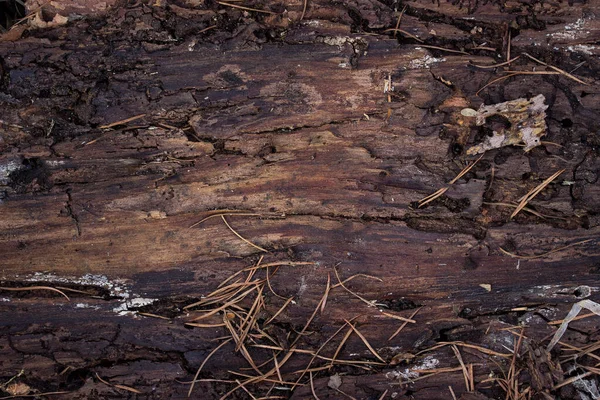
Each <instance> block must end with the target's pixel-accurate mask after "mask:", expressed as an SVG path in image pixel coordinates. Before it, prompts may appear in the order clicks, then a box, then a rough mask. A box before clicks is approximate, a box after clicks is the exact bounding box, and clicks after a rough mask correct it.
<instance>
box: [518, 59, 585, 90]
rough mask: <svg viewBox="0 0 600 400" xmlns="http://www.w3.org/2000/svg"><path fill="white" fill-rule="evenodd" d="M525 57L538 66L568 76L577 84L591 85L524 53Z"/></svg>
mask: <svg viewBox="0 0 600 400" xmlns="http://www.w3.org/2000/svg"><path fill="white" fill-rule="evenodd" d="M523 55H525V56H527V57H529V58H530V59H531V60H533V61H535V62H536V63H538V64H541V65H545V66H546V67H548V68H551V69H553V70H554V71H556V72H558V73H560V74H561V75H564V76H566V77H567V78H571V79H573V80H574V81H575V82H579V83H581V84H583V85H589V83H587V82H584V81H582V80H581V79H579V78H577V77H575V76H573V75H571V74H570V73H568V72H566V71H563V70H562V69H560V68H558V67H555V66H554V65H550V64H546V63H545V62H543V61H541V60H538V59H537V58H535V57H533V56H532V55H531V54H528V53H523Z"/></svg>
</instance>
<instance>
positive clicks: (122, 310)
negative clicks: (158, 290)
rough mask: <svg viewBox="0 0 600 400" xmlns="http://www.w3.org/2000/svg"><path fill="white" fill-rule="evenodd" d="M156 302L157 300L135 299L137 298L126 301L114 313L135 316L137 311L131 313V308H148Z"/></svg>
mask: <svg viewBox="0 0 600 400" xmlns="http://www.w3.org/2000/svg"><path fill="white" fill-rule="evenodd" d="M156 300H157V299H147V298H144V297H135V298H132V299H129V300H126V301H124V302H123V303H121V304H119V305H118V306H117V307H114V308H113V311H114V312H116V313H117V314H119V315H132V314H135V311H131V310H130V309H131V308H138V307H143V306H147V305H149V304H152V303H154V302H155V301H156Z"/></svg>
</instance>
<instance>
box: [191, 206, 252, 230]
mask: <svg viewBox="0 0 600 400" xmlns="http://www.w3.org/2000/svg"><path fill="white" fill-rule="evenodd" d="M231 215H236V216H241V217H262V214H257V213H249V212H244V211H236V210H218V211H215V213H214V214H210V215H209V216H207V217H204V218H202V219H201V220H200V221H198V222H195V223H193V224H192V225H190V229H191V228H195V227H196V226H198V225H201V224H202V223H203V222H205V221H208V220H209V219H211V218H216V217H223V216H231Z"/></svg>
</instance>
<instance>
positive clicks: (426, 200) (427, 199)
mask: <svg viewBox="0 0 600 400" xmlns="http://www.w3.org/2000/svg"><path fill="white" fill-rule="evenodd" d="M483 156H484V155H483V154H482V155H481V156H479V158H478V159H477V160H475V161H473V162H472V163H470V164H469V165H467V166H466V167H465V168H463V169H462V171H460V172H459V173H458V175H456V176H455V177H454V178H453V179H452V180H451V181H450V182H448V185H453V184H455V183H456V181H458V180H459V179H460V178H462V177H463V176H465V174H467V173H468V172H469V171H470V170H471V169H472V168H473V167H474V166H475V164H477V163H478V162H479V160H481V158H482V157H483ZM448 189H450V188H449V187H445V188H441V189H439V190H438V191H436V192H435V193H432V194H430V195H429V196H426V197H424V198H422V199H421V200H419V208H421V207H423V206H424V205H425V204H428V203H430V202H432V201H433V200H435V199H437V198H438V197H440V196H441V195H443V194H444V193H446V191H448Z"/></svg>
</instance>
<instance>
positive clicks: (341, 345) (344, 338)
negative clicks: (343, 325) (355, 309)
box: [329, 328, 354, 368]
mask: <svg viewBox="0 0 600 400" xmlns="http://www.w3.org/2000/svg"><path fill="white" fill-rule="evenodd" d="M352 332H354V331H353V330H352V328H348V331H347V332H346V334H345V335H344V337H343V338H342V340H341V342H340V344H338V347H337V349H335V353H333V356H332V357H331V362H330V363H329V367H330V368H331V367H333V364H334V362H335V359H336V358H337V356H338V354H340V351H342V347H344V345H345V344H346V341H347V340H348V338H349V337H350V335H352Z"/></svg>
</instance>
